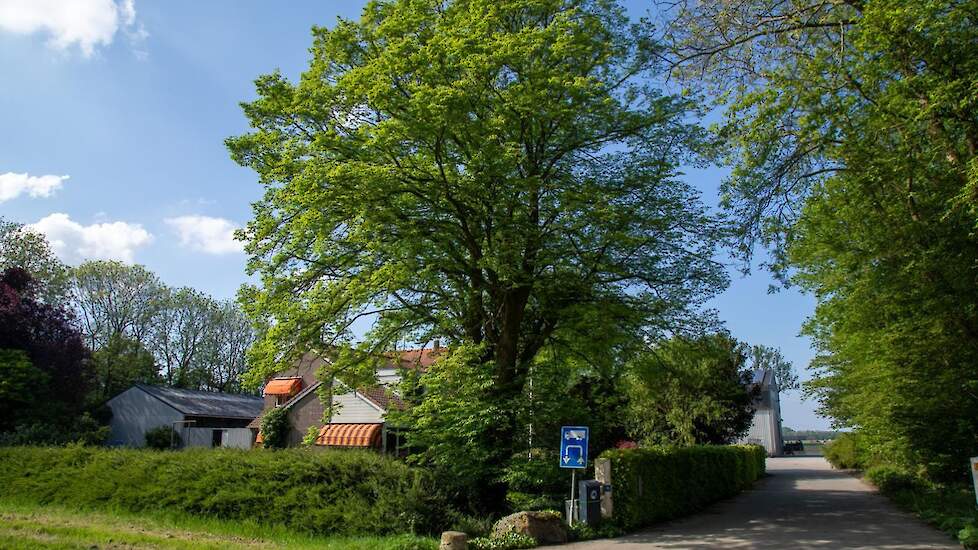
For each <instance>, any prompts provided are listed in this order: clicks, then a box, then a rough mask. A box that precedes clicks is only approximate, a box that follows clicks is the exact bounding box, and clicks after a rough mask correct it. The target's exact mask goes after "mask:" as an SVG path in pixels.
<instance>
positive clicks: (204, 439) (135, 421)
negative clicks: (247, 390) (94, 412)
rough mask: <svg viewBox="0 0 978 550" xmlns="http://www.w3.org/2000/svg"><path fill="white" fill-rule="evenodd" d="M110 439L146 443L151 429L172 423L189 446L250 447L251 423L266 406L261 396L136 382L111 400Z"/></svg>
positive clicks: (126, 443) (118, 442) (118, 443)
mask: <svg viewBox="0 0 978 550" xmlns="http://www.w3.org/2000/svg"><path fill="white" fill-rule="evenodd" d="M108 406H109V408H110V409H111V410H112V421H111V423H110V428H111V434H110V436H109V444H110V445H116V446H123V445H124V446H128V447H143V446H145V445H146V432H147V431H149V430H152V429H154V428H157V427H160V426H172V427H174V428H175V429H176V430H177V433H179V434H180V437H181V439H182V441H183V445H184V446H185V447H237V448H241V449H248V448H250V447H251V445H252V443H253V441H254V439H253V438H254V435H253V433H252V431H251V430H250V429H248V423H249V422H251V420H252V419H253V418H254V417H255V416H256V415H257V414H259V413H261V410H262V400H261V398H260V397H254V396H250V395H237V394H230V393H217V392H208V391H198V390H185V389H180V388H164V387H159V386H148V385H145V384H136V385H135V386H133V387H131V388H129V389H128V390H126V391H124V392H122V393H120V394H119V395H117V396H115V397H113V398H112V399H110V400H109V402H108Z"/></svg>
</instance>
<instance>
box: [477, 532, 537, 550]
mask: <svg viewBox="0 0 978 550" xmlns="http://www.w3.org/2000/svg"><path fill="white" fill-rule="evenodd" d="M536 547H537V541H536V540H534V539H533V537H530V536H528V535H521V534H519V533H506V534H505V535H503V536H501V537H479V538H474V539H472V540H470V541H469V548H470V550H520V549H522V548H536Z"/></svg>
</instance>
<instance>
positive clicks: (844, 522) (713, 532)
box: [564, 457, 961, 550]
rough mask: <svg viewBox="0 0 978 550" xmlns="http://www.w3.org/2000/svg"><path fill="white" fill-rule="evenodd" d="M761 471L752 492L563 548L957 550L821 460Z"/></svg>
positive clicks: (782, 463) (781, 462)
mask: <svg viewBox="0 0 978 550" xmlns="http://www.w3.org/2000/svg"><path fill="white" fill-rule="evenodd" d="M767 471H768V473H769V474H770V475H769V476H768V477H766V478H765V479H763V480H761V481H759V482H758V483H757V485H755V487H754V488H753V489H752V490H750V491H746V492H744V493H743V494H741V495H740V496H738V497H736V498H733V499H730V500H727V501H724V502H721V503H718V504H716V505H714V506H712V507H710V508H708V509H707V510H706V511H704V512H702V513H700V514H697V515H695V516H691V517H688V518H685V519H682V520H677V521H674V522H669V523H665V524H662V525H660V526H657V527H655V528H653V529H650V530H648V531H645V532H642V533H636V534H633V535H629V536H626V537H622V538H618V539H611V540H601V541H591V542H582V543H575V544H570V545H567V546H565V547H564V548H571V549H574V550H640V549H641V550H646V549H652V548H694V549H700V548H764V549H774V548H778V549H781V548H786V549H787V548H790V549H795V548H887V549H890V548H892V549H918V548H919V549H923V548H928V549H929V548H957V549H960V548H961V547H960V546H959V545H958V544H957V543H956V542H955V541H953V540H951V538H949V537H948V536H947V535H945V534H944V533H942V532H940V531H938V530H936V529H933V528H931V527H929V526H927V525H925V524H923V523H921V522H920V521H919V520H918V519H916V518H915V517H913V516H912V515H910V514H907V513H905V512H902V511H900V510H899V509H897V508H896V507H895V506H894V505H893V504H892V503H890V501H889V500H887V499H886V498H885V497H883V496H881V495H879V494H878V493H877V492H876V491H875V490H874V489H873V488H872V487H870V486H869V485H867V484H865V483H863V482H862V481H860V480H859V479H858V478H855V477H853V476H851V475H848V474H846V473H844V472H840V471H837V470H833V469H832V467H831V466H829V464H828V463H827V462H825V460H824V459H823V458H821V457H797V458H772V459H768V461H767ZM612 479H614V473H612Z"/></svg>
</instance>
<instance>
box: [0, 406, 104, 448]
mask: <svg viewBox="0 0 978 550" xmlns="http://www.w3.org/2000/svg"><path fill="white" fill-rule="evenodd" d="M108 438H109V427H108V426H104V425H102V424H101V423H100V422H99V421H98V420H96V419H95V418H93V417H92V415H91V414H89V413H82V414H81V415H79V416H77V417H75V418H73V419H69V420H68V421H62V422H57V423H54V422H48V421H35V422H25V423H21V424H18V425H17V426H15V427H14V429H13V430H11V431H8V432H4V433H0V447H8V446H16V445H51V446H64V445H71V444H75V445H89V446H91V445H104V444H105V441H106V440H107V439H108Z"/></svg>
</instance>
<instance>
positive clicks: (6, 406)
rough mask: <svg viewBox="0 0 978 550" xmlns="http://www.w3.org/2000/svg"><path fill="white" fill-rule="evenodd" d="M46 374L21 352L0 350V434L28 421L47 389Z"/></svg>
mask: <svg viewBox="0 0 978 550" xmlns="http://www.w3.org/2000/svg"><path fill="white" fill-rule="evenodd" d="M47 380H48V378H47V375H46V374H45V373H44V372H42V371H41V370H40V369H37V368H35V367H34V365H33V364H31V360H30V357H28V356H27V353H26V352H24V351H22V350H13V349H0V432H2V431H5V430H9V429H11V428H12V427H13V426H15V425H16V424H17V423H18V422H20V421H23V420H25V419H28V418H30V417H31V416H33V415H32V413H31V412H30V410H31V409H33V408H34V406H36V405H37V404H38V403H39V399H40V398H41V392H43V390H44V388H45V387H47Z"/></svg>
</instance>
